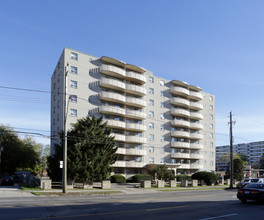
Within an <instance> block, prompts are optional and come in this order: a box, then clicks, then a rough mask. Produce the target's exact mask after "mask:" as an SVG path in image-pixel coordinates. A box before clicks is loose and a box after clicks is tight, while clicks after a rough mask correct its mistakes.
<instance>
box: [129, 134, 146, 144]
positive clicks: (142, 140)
mask: <svg viewBox="0 0 264 220" xmlns="http://www.w3.org/2000/svg"><path fill="white" fill-rule="evenodd" d="M126 142H128V143H139V144H145V143H146V138H143V137H137V136H126Z"/></svg>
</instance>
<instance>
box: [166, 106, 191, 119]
mask: <svg viewBox="0 0 264 220" xmlns="http://www.w3.org/2000/svg"><path fill="white" fill-rule="evenodd" d="M171 114H172V115H177V116H184V117H190V111H188V110H185V109H177V108H175V109H171Z"/></svg>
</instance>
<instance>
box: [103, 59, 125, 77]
mask: <svg viewBox="0 0 264 220" xmlns="http://www.w3.org/2000/svg"><path fill="white" fill-rule="evenodd" d="M100 72H101V73H103V74H105V75H109V76H114V77H118V78H122V79H124V78H125V76H126V71H125V70H124V69H122V68H120V67H117V66H113V65H110V64H104V63H103V64H101V68H100Z"/></svg>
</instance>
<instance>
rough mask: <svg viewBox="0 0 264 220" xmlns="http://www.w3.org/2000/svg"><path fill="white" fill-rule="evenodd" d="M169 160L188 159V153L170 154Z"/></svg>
mask: <svg viewBox="0 0 264 220" xmlns="http://www.w3.org/2000/svg"><path fill="white" fill-rule="evenodd" d="M171 158H182V159H189V158H190V154H189V153H171Z"/></svg>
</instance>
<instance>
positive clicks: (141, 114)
mask: <svg viewBox="0 0 264 220" xmlns="http://www.w3.org/2000/svg"><path fill="white" fill-rule="evenodd" d="M126 117H128V118H135V119H146V118H147V114H146V113H145V112H139V111H135V110H126Z"/></svg>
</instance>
